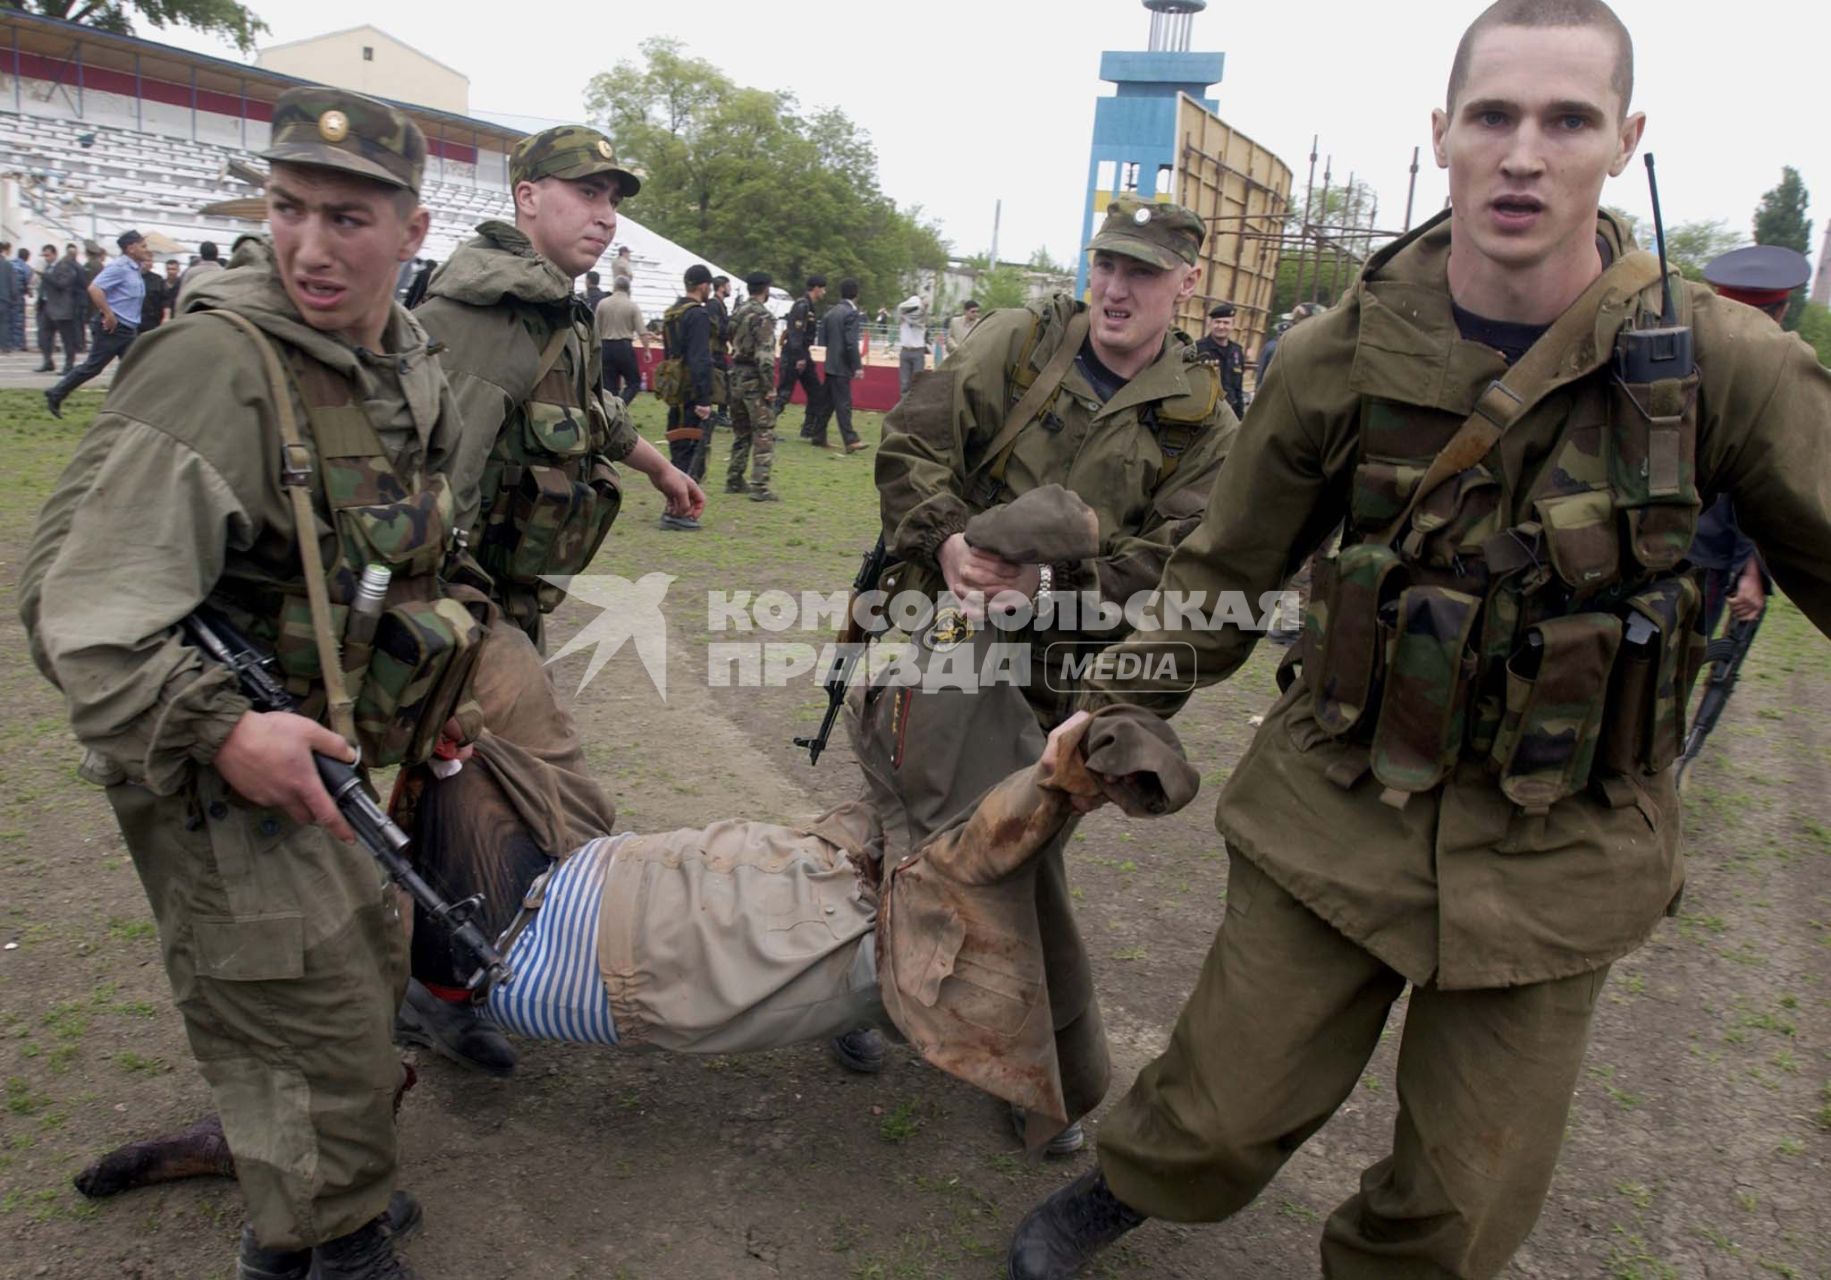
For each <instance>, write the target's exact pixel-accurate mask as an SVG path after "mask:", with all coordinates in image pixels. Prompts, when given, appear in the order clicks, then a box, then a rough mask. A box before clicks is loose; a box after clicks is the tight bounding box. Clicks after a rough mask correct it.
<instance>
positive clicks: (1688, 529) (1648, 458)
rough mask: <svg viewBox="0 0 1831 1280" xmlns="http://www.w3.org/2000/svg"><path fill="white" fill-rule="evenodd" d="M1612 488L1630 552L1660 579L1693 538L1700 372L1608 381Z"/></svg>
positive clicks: (1695, 503)
mask: <svg viewBox="0 0 1831 1280" xmlns="http://www.w3.org/2000/svg"><path fill="white" fill-rule="evenodd" d="M1609 385H1610V396H1609V398H1610V405H1609V440H1608V461H1609V484H1610V486H1611V487H1612V488H1613V490H1614V500H1615V506H1616V508H1617V509H1618V510H1620V511H1621V512H1622V513H1623V516H1624V519H1625V522H1626V529H1625V539H1626V542H1627V546H1628V550H1629V551H1630V552H1631V553H1632V554H1633V556H1634V559H1635V561H1636V562H1637V563H1639V564H1640V565H1641V566H1642V567H1643V568H1645V569H1648V570H1650V571H1652V572H1655V573H1659V572H1664V571H1666V570H1669V569H1671V568H1672V567H1673V566H1675V565H1677V564H1678V562H1679V561H1680V560H1682V559H1684V556H1685V552H1686V551H1687V550H1688V549H1689V548H1690V546H1691V539H1692V537H1693V536H1694V535H1695V534H1696V532H1697V514H1698V505H1699V504H1698V492H1697V479H1696V476H1695V474H1694V464H1693V459H1694V458H1695V457H1696V456H1697V389H1698V373H1697V370H1695V369H1693V370H1692V371H1691V374H1690V376H1688V377H1685V378H1665V379H1661V380H1660V381H1658V382H1650V383H1629V382H1623V381H1622V380H1621V379H1620V378H1619V377H1616V378H1614V379H1613V380H1611V382H1610V384H1609Z"/></svg>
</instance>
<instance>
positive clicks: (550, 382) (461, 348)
mask: <svg viewBox="0 0 1831 1280" xmlns="http://www.w3.org/2000/svg"><path fill="white" fill-rule="evenodd" d="M509 184H510V187H511V189H512V192H513V194H514V198H515V223H514V225H513V226H511V225H509V224H508V223H506V222H498V221H494V220H492V221H488V222H484V223H482V224H481V225H480V226H478V228H477V236H476V238H475V239H473V240H470V241H468V242H466V243H465V244H463V245H460V246H459V247H458V249H457V251H456V252H454V253H453V254H452V255H451V257H450V258H448V259H447V260H446V261H445V263H444V264H443V265H442V266H440V268H439V269H438V271H437V273H435V274H434V276H433V278H432V282H431V285H430V287H429V288H428V289H427V297H426V301H425V302H424V303H422V304H421V305H420V307H419V309H418V310H417V311H416V312H415V313H414V314H415V316H416V318H417V319H419V321H420V322H421V323H422V324H424V325H425V326H426V331H427V332H428V333H429V334H431V335H432V336H433V337H434V338H435V339H437V340H438V341H440V342H443V343H444V344H445V347H446V350H445V353H444V356H443V357H442V362H443V364H444V366H445V372H446V376H447V377H449V378H450V379H451V385H452V390H453V392H454V393H455V394H456V395H457V398H458V409H459V412H460V413H461V414H462V416H463V419H464V435H463V439H462V440H461V442H460V443H459V445H458V449H457V454H456V458H455V460H454V462H453V465H452V482H453V485H454V488H455V490H456V492H457V497H458V517H457V519H458V527H459V528H460V529H462V530H464V531H465V532H466V534H467V535H468V537H469V540H470V546H471V549H472V551H473V552H474V553H475V555H476V557H477V560H478V562H479V563H480V564H481V565H482V567H483V569H484V570H485V571H486V572H487V573H488V574H489V577H490V581H489V591H490V594H491V596H492V598H494V599H495V600H496V601H497V602H498V603H500V604H501V606H502V608H503V612H505V613H506V614H507V615H508V616H509V617H510V618H511V619H513V620H514V621H515V622H516V623H518V624H519V625H520V626H521V627H522V628H523V629H524V630H525V631H526V632H527V633H528V636H529V637H530V638H531V639H532V640H533V641H534V642H535V644H536V646H537V647H541V648H544V647H545V644H544V629H543V621H542V620H543V619H544V617H545V616H546V614H547V613H548V612H549V611H551V610H552V609H553V608H555V607H556V606H557V605H558V604H559V602H560V601H561V600H562V599H564V598H565V593H564V592H563V591H561V590H560V589H559V588H558V587H556V586H555V585H553V583H551V582H549V581H547V578H549V577H551V576H562V577H563V576H565V575H569V574H576V573H583V572H584V571H585V569H586V568H587V566H589V565H590V563H591V560H592V557H593V556H595V555H596V554H597V551H598V548H599V546H600V545H601V544H602V543H603V541H604V538H605V537H606V536H607V535H608V534H609V532H610V525H611V521H613V520H614V519H616V515H617V509H618V507H619V505H620V503H621V492H620V489H619V485H618V480H617V476H616V471H615V469H614V467H613V466H612V464H613V463H616V462H625V463H627V464H628V465H630V466H632V467H634V468H636V469H637V470H638V471H641V472H642V473H643V474H645V475H646V476H647V477H648V478H649V482H650V483H651V484H652V485H654V487H655V488H656V489H657V490H658V491H659V492H660V493H661V494H662V496H663V497H664V498H665V499H666V500H667V510H668V512H669V513H670V514H673V515H679V516H683V517H689V516H694V515H697V514H698V513H699V511H700V509H701V508H702V507H703V506H704V505H705V495H704V494H703V493H702V492H700V489H699V486H698V485H697V484H695V483H694V482H693V481H692V480H690V479H688V478H687V476H686V475H685V474H684V473H683V472H681V471H679V470H677V469H676V468H675V467H674V466H673V464H672V463H670V462H669V461H668V460H667V459H666V458H664V457H663V456H662V455H661V452H660V451H659V450H658V449H656V448H655V446H654V445H652V444H650V443H649V442H648V441H646V440H644V439H642V438H641V437H640V436H638V435H637V434H636V429H635V427H634V426H633V425H632V424H631V422H630V420H629V415H628V413H627V411H626V409H625V406H624V404H623V401H622V400H621V399H620V398H619V397H617V396H606V395H605V394H603V377H602V360H603V352H602V349H601V348H600V347H599V345H598V343H597V340H596V329H595V326H594V322H593V317H592V315H591V313H590V312H589V311H588V310H586V309H585V308H584V306H583V304H582V303H580V301H579V300H578V298H577V297H576V295H575V294H574V293H573V282H574V281H575V280H576V279H577V278H578V276H579V275H580V274H581V273H582V272H584V270H585V269H586V268H587V267H589V266H591V264H592V263H594V262H596V261H597V260H598V257H599V256H600V255H601V254H603V252H604V251H605V250H606V249H607V248H609V246H610V243H611V241H612V240H613V239H614V238H615V236H616V230H617V209H618V208H619V206H620V205H621V204H622V202H623V201H624V200H625V199H627V198H628V197H630V196H633V195H635V194H636V192H637V191H638V190H640V188H641V185H642V184H641V182H640V180H639V179H638V178H637V177H636V176H635V175H634V174H633V173H631V172H629V170H627V169H625V168H623V167H621V166H620V165H619V164H618V163H617V158H616V152H615V151H614V150H613V148H612V147H611V145H610V140H609V139H608V138H606V137H604V135H603V134H601V133H599V132H597V131H596V130H595V129H587V128H584V127H582V126H577V125H562V126H559V127H556V128H552V129H547V130H544V131H543V132H541V133H536V134H533V135H530V136H529V137H526V138H523V139H522V140H521V141H520V142H518V143H517V144H516V145H515V150H514V152H513V154H512V155H511V156H510V157H509ZM421 925H422V926H423V927H421V928H416V930H415V937H416V938H419V939H428V940H433V941H430V942H428V943H426V944H423V945H422V944H416V946H415V955H414V971H415V974H416V978H415V981H414V982H413V983H412V984H411V985H410V986H409V987H408V991H407V999H406V1002H405V1003H404V1004H403V1005H402V1007H401V1017H400V1025H399V1027H398V1028H397V1032H398V1034H399V1036H400V1038H401V1039H402V1040H403V1041H405V1042H407V1043H410V1044H418V1045H423V1046H425V1047H427V1048H430V1049H433V1050H434V1051H436V1052H438V1053H441V1054H443V1055H444V1056H446V1057H448V1058H451V1059H452V1060H454V1061H456V1062H459V1063H461V1064H463V1065H465V1066H469V1067H473V1068H475V1069H477V1070H481V1071H484V1072H487V1073H489V1074H491V1075H507V1074H508V1073H509V1072H511V1071H513V1070H514V1067H515V1051H514V1049H513V1048H512V1047H511V1046H510V1045H509V1043H508V1041H507V1040H505V1039H503V1038H502V1036H501V1035H500V1034H499V1033H498V1032H496V1031H495V1030H493V1029H492V1028H490V1027H488V1026H487V1025H486V1024H484V1023H483V1022H482V1020H481V1019H480V1018H479V1017H478V1016H477V1014H476V1011H475V1010H474V1009H473V1007H472V1006H471V1004H470V993H469V992H468V991H465V990H463V989H461V988H459V989H455V990H454V989H448V988H445V987H443V986H437V985H436V984H435V987H436V989H435V988H429V987H428V986H427V985H426V984H425V983H423V982H421V981H419V980H418V976H417V975H419V974H421V973H422V972H424V971H425V969H426V967H427V966H428V965H429V964H430V963H432V961H431V958H430V957H429V956H428V954H427V951H428V948H429V947H431V946H438V945H442V944H440V943H438V942H437V941H436V938H437V934H436V930H434V929H432V927H431V926H430V924H429V923H428V922H426V921H422V922H421Z"/></svg>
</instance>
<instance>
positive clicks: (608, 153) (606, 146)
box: [598, 138, 617, 160]
mask: <svg viewBox="0 0 1831 1280" xmlns="http://www.w3.org/2000/svg"><path fill="white" fill-rule="evenodd" d="M598 154H599V155H601V156H603V157H604V158H605V159H606V160H615V159H616V158H617V153H616V152H615V151H613V150H611V147H610V143H608V142H606V141H604V139H602V138H599V139H598Z"/></svg>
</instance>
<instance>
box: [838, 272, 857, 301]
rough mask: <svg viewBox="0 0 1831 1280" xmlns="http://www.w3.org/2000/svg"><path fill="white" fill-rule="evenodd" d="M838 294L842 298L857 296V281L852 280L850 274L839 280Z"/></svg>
mask: <svg viewBox="0 0 1831 1280" xmlns="http://www.w3.org/2000/svg"><path fill="white" fill-rule="evenodd" d="M839 296H840V297H842V298H856V297H857V296H858V281H856V280H854V279H853V278H852V277H851V276H847V277H846V278H845V279H844V280H841V281H840V282H839Z"/></svg>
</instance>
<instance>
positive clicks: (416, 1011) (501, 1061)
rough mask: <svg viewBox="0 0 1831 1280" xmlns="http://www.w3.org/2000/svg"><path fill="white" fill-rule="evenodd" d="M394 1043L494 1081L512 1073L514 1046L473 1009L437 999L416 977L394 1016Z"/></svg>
mask: <svg viewBox="0 0 1831 1280" xmlns="http://www.w3.org/2000/svg"><path fill="white" fill-rule="evenodd" d="M394 1042H395V1043H396V1044H409V1045H419V1046H420V1047H421V1048H425V1049H431V1050H432V1051H433V1052H434V1053H436V1054H438V1055H439V1056H440V1057H442V1058H449V1059H450V1060H451V1061H453V1062H455V1063H457V1064H458V1065H459V1066H461V1067H469V1068H471V1069H472V1070H474V1071H481V1072H483V1073H484V1074H485V1075H491V1076H496V1077H497V1078H501V1077H503V1076H507V1075H512V1074H513V1073H514V1071H515V1061H516V1057H517V1055H516V1053H515V1048H514V1046H513V1045H511V1044H510V1043H509V1042H508V1040H507V1039H506V1038H505V1037H504V1036H503V1034H502V1032H500V1031H498V1030H496V1028H495V1027H492V1026H491V1025H490V1024H489V1023H488V1022H487V1021H485V1020H484V1018H483V1015H482V1014H480V1013H478V1012H477V1009H476V1006H474V1005H469V1004H454V1003H452V1002H451V1001H450V1000H441V999H439V997H438V996H436V995H434V994H433V993H432V992H430V991H428V990H427V989H426V987H425V986H424V984H422V983H421V982H420V981H419V979H417V978H413V979H409V980H408V982H407V998H406V999H404V1000H402V1001H401V1007H400V1010H399V1012H397V1013H396V1014H395V1015H394Z"/></svg>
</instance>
